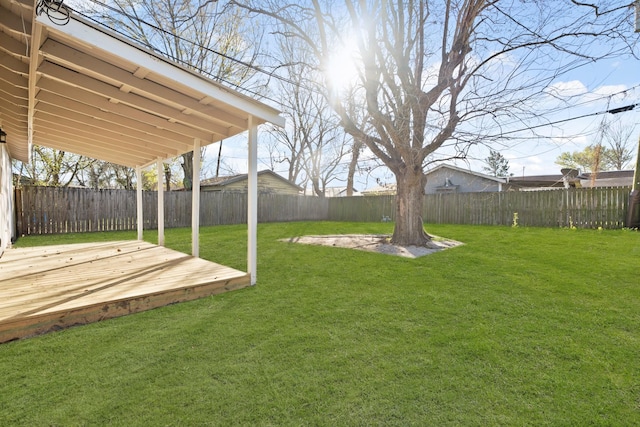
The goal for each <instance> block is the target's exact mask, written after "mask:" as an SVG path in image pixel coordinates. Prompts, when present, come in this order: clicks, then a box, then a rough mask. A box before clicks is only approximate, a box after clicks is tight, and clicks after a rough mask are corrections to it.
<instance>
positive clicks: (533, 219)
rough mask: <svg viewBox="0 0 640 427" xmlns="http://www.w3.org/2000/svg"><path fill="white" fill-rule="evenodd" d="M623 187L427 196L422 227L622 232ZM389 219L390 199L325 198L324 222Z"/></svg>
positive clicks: (626, 190) (391, 211) (627, 190)
mask: <svg viewBox="0 0 640 427" xmlns="http://www.w3.org/2000/svg"><path fill="white" fill-rule="evenodd" d="M630 192H631V189H630V188H629V187H610V188H570V189H559V190H541V191H506V192H492V193H489V192H487V193H448V194H428V195H426V196H425V200H424V205H423V208H422V212H423V216H422V218H423V221H424V222H425V223H442V224H477V225H513V222H514V216H515V214H517V224H518V225H520V226H532V227H572V226H575V227H581V228H598V227H602V228H622V227H624V225H625V220H626V214H627V209H628V205H629V194H630ZM387 217H389V219H390V220H392V221H393V220H394V217H395V196H377V197H350V198H336V199H330V203H329V218H330V219H331V220H337V221H381V220H383V218H387Z"/></svg>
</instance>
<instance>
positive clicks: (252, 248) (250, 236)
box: [247, 116, 258, 286]
mask: <svg viewBox="0 0 640 427" xmlns="http://www.w3.org/2000/svg"><path fill="white" fill-rule="evenodd" d="M248 138H249V153H248V174H247V178H248V183H247V187H248V188H247V195H248V202H247V272H248V273H249V275H250V277H251V286H253V285H255V284H256V277H257V276H256V271H257V266H258V246H257V240H258V126H257V125H254V123H253V117H252V116H249V137H248Z"/></svg>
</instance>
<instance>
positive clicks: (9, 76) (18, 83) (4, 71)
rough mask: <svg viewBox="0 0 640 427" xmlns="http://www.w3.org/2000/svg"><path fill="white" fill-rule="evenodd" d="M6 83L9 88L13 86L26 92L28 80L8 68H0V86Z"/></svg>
mask: <svg viewBox="0 0 640 427" xmlns="http://www.w3.org/2000/svg"><path fill="white" fill-rule="evenodd" d="M3 82H4V83H6V84H8V85H9V86H15V87H18V88H20V89H24V90H26V89H27V88H28V87H29V79H28V78H27V77H25V76H22V75H20V74H18V73H16V72H14V71H12V70H9V69H8V68H4V67H0V84H2V83H3Z"/></svg>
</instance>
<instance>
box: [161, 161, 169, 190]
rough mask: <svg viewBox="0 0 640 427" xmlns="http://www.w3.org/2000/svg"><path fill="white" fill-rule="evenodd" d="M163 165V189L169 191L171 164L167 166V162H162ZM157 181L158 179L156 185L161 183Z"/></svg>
mask: <svg viewBox="0 0 640 427" xmlns="http://www.w3.org/2000/svg"><path fill="white" fill-rule="evenodd" d="M163 165H164V184H165V190H166V191H171V166H169V165H168V164H167V163H163ZM159 181H160V180H159V179H158V185H161V184H160V182H159Z"/></svg>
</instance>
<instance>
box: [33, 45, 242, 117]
mask: <svg viewBox="0 0 640 427" xmlns="http://www.w3.org/2000/svg"><path fill="white" fill-rule="evenodd" d="M41 51H42V53H43V54H44V55H45V56H46V57H47V58H51V59H54V60H53V61H52V62H57V61H63V62H64V63H65V65H66V66H70V67H73V68H74V69H76V70H78V71H80V72H82V73H85V72H88V73H89V74H93V75H96V76H102V79H108V80H110V81H114V82H119V83H120V84H123V85H126V86H130V87H131V88H133V92H134V93H138V94H141V95H143V96H145V97H148V98H151V99H154V100H156V101H157V102H161V103H164V104H167V105H171V106H173V107H174V108H182V109H185V108H186V109H189V110H193V111H194V113H195V114H198V115H200V116H201V117H202V118H205V119H208V120H213V121H214V122H216V123H218V124H221V125H222V126H225V127H236V128H238V129H246V128H247V126H248V121H247V118H244V117H242V115H244V116H246V113H242V112H241V111H240V110H237V114H240V116H239V115H234V114H231V113H229V112H228V111H224V110H223V109H220V108H216V107H214V106H210V105H206V104H202V103H200V102H199V100H198V99H194V98H192V97H190V96H188V95H185V94H183V93H181V92H178V91H176V90H172V89H170V88H168V87H167V86H163V85H161V84H158V83H156V82H153V81H151V80H149V79H145V78H138V77H136V76H135V75H134V74H137V75H142V76H148V74H149V72H150V71H149V70H146V71H144V72H143V71H141V70H142V69H141V68H140V67H138V68H137V69H136V70H134V71H133V73H131V72H129V71H126V70H123V69H122V68H119V67H117V66H115V65H112V64H110V63H109V62H106V61H102V60H101V59H98V58H96V57H95V56H89V55H87V54H86V53H83V52H80V51H78V50H76V49H73V48H71V47H69V46H66V45H64V44H62V43H59V42H57V41H55V40H52V39H49V40H47V41H46V42H45V43H44V44H43V46H42V49H41Z"/></svg>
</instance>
